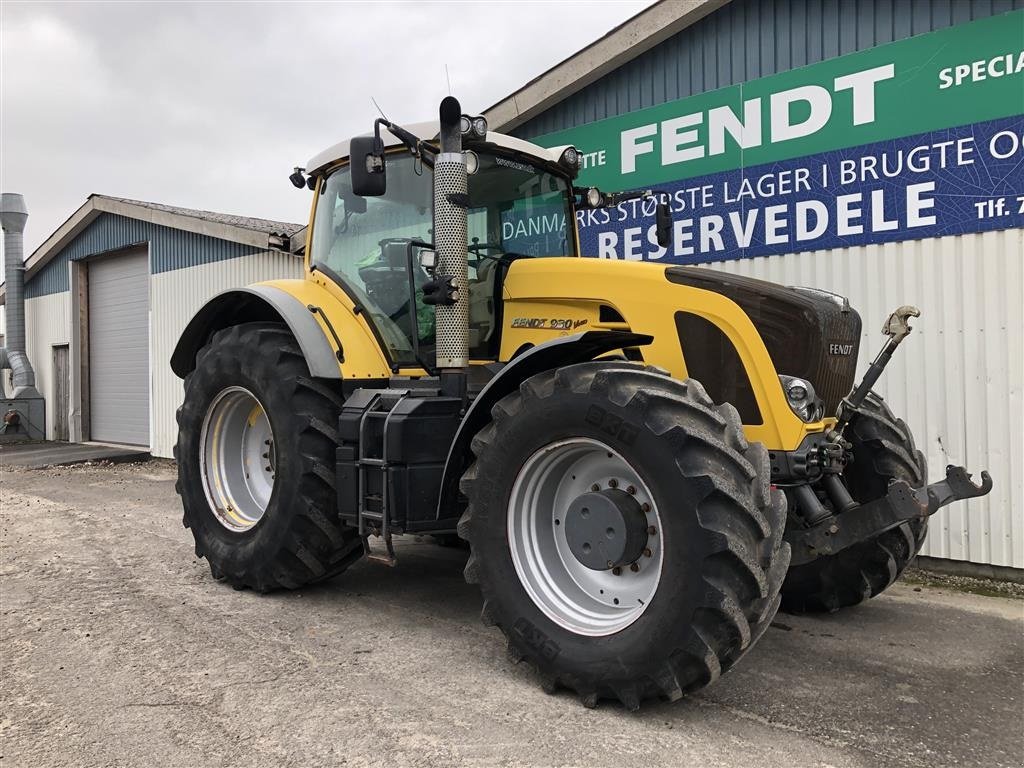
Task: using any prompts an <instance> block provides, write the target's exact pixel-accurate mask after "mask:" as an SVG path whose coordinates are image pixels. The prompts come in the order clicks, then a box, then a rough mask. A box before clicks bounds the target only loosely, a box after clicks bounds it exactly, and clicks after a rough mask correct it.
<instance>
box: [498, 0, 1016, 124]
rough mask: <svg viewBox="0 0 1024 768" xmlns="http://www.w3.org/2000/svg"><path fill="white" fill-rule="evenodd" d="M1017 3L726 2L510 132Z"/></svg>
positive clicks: (652, 100)
mask: <svg viewBox="0 0 1024 768" xmlns="http://www.w3.org/2000/svg"><path fill="white" fill-rule="evenodd" d="M669 1H670V2H671V0H669ZM1018 8H1024V0H732V2H730V3H729V4H728V5H726V6H723V7H722V8H720V9H718V10H717V11H715V12H714V13H711V14H709V15H708V16H706V17H705V18H704V19H701V20H700V21H698V22H697V23H696V24H694V25H693V26H691V27H689V28H687V29H684V30H683V31H681V32H679V33H678V34H676V35H674V36H672V37H670V38H669V39H668V40H666V41H665V42H663V43H661V44H660V45H658V46H656V47H655V48H652V49H651V50H649V51H647V52H645V53H642V54H641V55H640V56H638V57H637V58H635V59H633V60H632V61H630V62H628V63H626V64H624V65H623V66H621V67H619V68H618V69H616V70H615V71H614V72H611V73H609V74H608V75H606V76H605V77H603V78H601V79H600V80H598V81H597V82H595V83H591V84H590V85H588V86H587V87H585V88H583V89H582V90H580V91H578V92H577V93H574V94H573V95H572V96H569V97H568V98H566V99H565V100H564V101H562V102H561V103H559V104H557V105H555V106H554V107H552V108H551V109H548V110H546V111H545V112H542V113H541V114H539V115H537V116H536V117H535V118H533V119H532V120H530V121H528V122H526V123H524V124H523V125H522V126H520V127H519V128H517V129H515V130H514V131H513V133H514V134H516V135H517V136H520V137H522V138H531V137H534V136H540V135H543V134H545V133H553V132H554V131H561V130H565V129H566V128H574V127H576V126H579V125H583V124H584V123H590V122H593V121H594V120H601V119H604V118H606V117H614V116H615V115H622V114H625V113H627V112H632V111H634V110H637V109H644V108H646V107H651V106H654V105H655V104H662V103H664V102H666V101H673V100H674V99H682V98H685V97H687V96H693V95H694V94H698V93H704V92H706V91H713V90H715V89H717V88H724V87H725V86H727V85H735V84H736V83H742V82H746V81H747V80H754V79H756V78H759V77H766V76H768V75H773V74H775V73H777V72H785V71H786V70H789V69H794V68H796V67H802V66H804V65H806V64H816V63H817V62H819V61H824V60H825V59H831V58H834V57H836V56H842V55H844V54H847V53H853V52H855V51H862V50H865V49H867V48H873V47H874V46H876V45H882V44H883V43H891V42H893V41H895V40H902V39H904V38H907V37H911V36H913V35H920V34H923V33H925V32H932V31H934V30H937V29H944V28H946V27H949V26H952V25H953V24H961V23H963V22H967V21H973V20H975V19H981V18H985V17H987V16H993V15H995V14H997V13H1006V12H1007V11H1012V10H1016V9H1018Z"/></svg>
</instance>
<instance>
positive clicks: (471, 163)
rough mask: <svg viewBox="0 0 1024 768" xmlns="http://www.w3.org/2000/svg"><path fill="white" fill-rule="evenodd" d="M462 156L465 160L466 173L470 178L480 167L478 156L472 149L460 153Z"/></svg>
mask: <svg viewBox="0 0 1024 768" xmlns="http://www.w3.org/2000/svg"><path fill="white" fill-rule="evenodd" d="M462 156H463V157H464V158H465V160H466V173H467V174H469V175H470V176H472V175H473V174H474V173H476V172H477V169H478V168H479V167H480V156H479V155H477V153H476V152H474V151H473V150H472V149H467V150H466V151H465V152H463V153H462Z"/></svg>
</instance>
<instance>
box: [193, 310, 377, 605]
mask: <svg viewBox="0 0 1024 768" xmlns="http://www.w3.org/2000/svg"><path fill="white" fill-rule="evenodd" d="M239 391H241V392H244V393H245V394H246V396H248V397H249V398H250V400H246V401H245V402H246V403H249V402H251V401H253V400H254V401H255V402H256V403H257V406H254V409H253V414H255V415H254V416H250V417H249V424H250V426H251V425H252V424H253V423H254V422H255V421H256V419H257V417H258V418H260V419H265V420H266V421H267V422H269V428H270V429H271V430H272V434H271V437H272V443H273V445H272V449H273V450H272V456H273V459H274V462H273V463H274V466H273V470H274V475H273V487H272V490H271V491H270V492H269V499H268V500H266V502H265V504H258V505H257V510H256V512H257V513H256V514H249V515H247V516H246V517H244V518H242V519H239V517H238V516H237V515H234V514H231V508H230V505H227V506H228V509H227V510H226V511H225V510H224V509H220V508H219V507H220V505H219V504H218V503H215V502H214V501H213V499H214V498H221V496H220V495H218V494H217V493H211V492H210V487H209V486H210V483H211V482H212V481H211V479H210V477H211V470H208V468H207V466H206V465H207V464H209V463H215V462H207V461H206V457H207V455H208V453H207V449H206V448H205V443H204V439H205V438H204V434H205V435H209V433H210V429H211V427H210V426H209V421H210V420H209V417H208V414H211V413H214V414H219V413H220V412H218V411H217V410H216V409H217V408H218V405H217V404H218V403H219V402H223V401H224V399H225V393H228V394H230V393H232V392H239ZM340 408H341V395H340V393H339V392H338V391H337V390H336V389H335V388H334V387H333V386H332V383H330V382H326V381H324V380H321V379H314V378H312V377H311V376H310V375H309V369H308V368H307V366H306V362H305V359H304V358H303V356H302V352H301V350H300V349H299V345H298V343H297V342H296V341H295V339H294V337H293V336H292V335H291V333H290V332H289V331H288V329H287V328H286V327H285V326H283V325H277V324H269V323H246V324H243V325H237V326H233V327H230V328H226V329H224V330H221V331H218V332H217V333H216V334H214V336H213V338H212V339H211V340H210V342H209V344H207V345H206V346H205V347H203V349H202V350H200V352H199V354H198V355H197V358H196V367H195V369H194V370H193V371H192V372H191V373H190V374H189V375H188V376H187V377H186V378H185V400H184V403H183V404H182V406H181V408H180V409H178V430H179V431H178V442H177V445H176V446H175V449H174V456H175V459H176V460H177V462H178V483H177V485H176V489H177V491H178V493H179V494H180V495H181V500H182V505H183V507H184V512H185V514H184V518H183V521H182V522H183V523H184V525H185V527H186V528H190V529H191V531H192V535H193V536H194V537H195V542H196V555H197V556H199V557H205V558H206V559H207V560H208V561H209V563H210V572H211V573H212V574H213V576H214V578H216V579H219V580H223V581H226V582H228V583H229V584H231V585H232V586H234V587H236V588H243V587H251V588H252V589H256V590H259V591H260V592H267V591H270V590H273V589H278V588H282V587H283V588H286V589H297V588H299V587H302V586H304V585H306V584H311V583H313V582H316V581H320V580H322V579H326V578H329V577H331V576H333V575H335V574H337V573H340V572H341V571H342V570H344V569H345V568H347V567H348V566H349V565H351V564H352V563H353V562H355V561H356V560H357V559H359V557H360V556H361V555H362V554H363V550H362V542H361V541H360V540H359V536H358V533H357V531H356V529H355V528H353V527H351V526H346V525H344V524H342V523H340V522H339V521H338V518H337V515H336V512H335V506H336V494H335V482H336V480H335V472H334V462H335V449H336V447H337V445H338V435H337V431H336V430H337V423H338V413H339V412H340ZM265 456H266V454H264V457H265ZM204 462H205V463H204ZM260 463H262V462H260ZM268 466H269V465H268ZM247 469H249V467H248V465H245V464H243V470H242V471H243V472H245V471H246V470H247ZM257 469H259V467H258V468H257ZM204 473H206V474H204ZM245 477H249V475H248V474H247V473H246V474H245ZM222 479H223V477H222V476H221V477H219V478H214V481H213V482H218V483H219V482H221V481H222ZM239 487H240V488H242V490H243V491H244V489H245V486H244V485H242V486H239ZM215 490H219V488H218V489H215ZM239 495H240V494H238V493H232V492H230V491H229V492H228V493H227V494H226V495H224V496H223V497H226V498H230V497H232V496H235V497H238V496H239ZM257 495H258V494H257ZM238 506H239V507H242V506H243V505H242V504H238ZM250 506H251V504H250ZM215 507H216V508H215ZM226 514H230V517H226V516H225V515H226Z"/></svg>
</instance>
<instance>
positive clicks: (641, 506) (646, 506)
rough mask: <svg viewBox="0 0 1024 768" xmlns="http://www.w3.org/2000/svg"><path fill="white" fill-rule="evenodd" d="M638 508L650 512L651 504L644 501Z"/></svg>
mask: <svg viewBox="0 0 1024 768" xmlns="http://www.w3.org/2000/svg"><path fill="white" fill-rule="evenodd" d="M640 509H642V510H643V511H644V512H650V511H651V505H650V504H648V503H647V502H646V501H645V502H644V503H643V504H641V505H640Z"/></svg>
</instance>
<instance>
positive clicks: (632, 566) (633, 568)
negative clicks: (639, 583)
mask: <svg viewBox="0 0 1024 768" xmlns="http://www.w3.org/2000/svg"><path fill="white" fill-rule="evenodd" d="M629 570H631V571H632V572H633V573H636V572H637V571H639V570H640V564H639V563H632V564H630V566H629Z"/></svg>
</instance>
